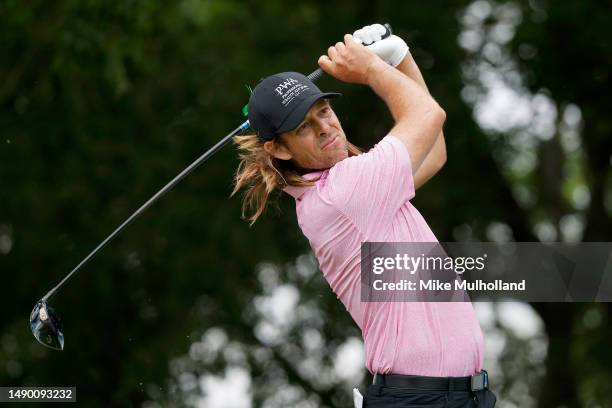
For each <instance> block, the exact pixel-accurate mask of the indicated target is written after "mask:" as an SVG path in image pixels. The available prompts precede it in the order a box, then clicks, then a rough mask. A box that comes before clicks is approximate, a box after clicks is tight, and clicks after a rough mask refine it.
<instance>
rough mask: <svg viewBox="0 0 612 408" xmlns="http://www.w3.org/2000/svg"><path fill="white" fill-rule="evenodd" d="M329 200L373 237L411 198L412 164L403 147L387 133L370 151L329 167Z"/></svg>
mask: <svg viewBox="0 0 612 408" xmlns="http://www.w3.org/2000/svg"><path fill="white" fill-rule="evenodd" d="M328 182H329V183H330V192H331V199H332V201H333V203H334V205H336V206H337V207H338V208H339V209H340V211H342V212H343V213H344V214H345V215H346V216H347V217H348V218H349V219H350V220H351V221H352V222H354V223H355V225H356V226H357V227H358V228H359V229H360V230H361V231H362V233H364V234H365V235H366V237H372V233H373V231H375V230H376V229H377V228H379V227H380V226H381V223H384V222H387V221H391V220H392V219H393V217H394V216H395V215H396V213H397V212H398V211H399V210H400V208H401V207H402V206H403V205H404V204H405V203H406V202H407V201H409V200H411V199H412V198H413V197H414V179H413V177H412V163H411V160H410V155H409V154H408V150H407V149H406V146H404V144H403V143H402V141H401V140H399V139H398V138H396V137H394V136H392V135H387V136H385V137H384V138H383V139H382V140H381V141H380V142H378V144H376V146H374V147H373V148H372V149H371V150H370V151H369V152H367V153H364V154H361V155H359V156H353V157H349V158H347V159H345V160H342V161H341V162H339V163H337V164H336V165H335V166H334V167H332V168H331V169H330V172H329V180H328Z"/></svg>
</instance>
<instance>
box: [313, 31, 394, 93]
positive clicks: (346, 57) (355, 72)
mask: <svg viewBox="0 0 612 408" xmlns="http://www.w3.org/2000/svg"><path fill="white" fill-rule="evenodd" d="M377 63H383V61H382V60H381V59H380V58H379V57H378V56H377V55H376V54H374V53H373V52H372V51H371V50H369V49H368V48H366V47H364V46H363V45H361V44H359V43H358V42H357V41H355V39H354V38H353V36H352V35H350V34H345V35H344V43H342V42H337V43H336V45H335V46H332V47H329V48H328V50H327V55H322V56H321V57H320V58H319V66H320V67H321V68H322V69H323V71H325V72H326V73H328V74H329V75H331V76H333V77H334V78H337V79H339V80H341V81H344V82H352V83H357V84H367V83H368V79H369V78H368V77H369V75H370V71H371V70H372V68H373V66H375V65H376V64H377Z"/></svg>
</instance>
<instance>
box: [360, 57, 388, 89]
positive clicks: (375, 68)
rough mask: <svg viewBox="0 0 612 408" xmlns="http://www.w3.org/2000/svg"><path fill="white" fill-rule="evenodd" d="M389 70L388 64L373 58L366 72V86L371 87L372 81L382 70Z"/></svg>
mask: <svg viewBox="0 0 612 408" xmlns="http://www.w3.org/2000/svg"><path fill="white" fill-rule="evenodd" d="M388 68H391V66H390V65H389V64H387V63H386V62H385V61H383V60H382V59H380V58H375V59H374V61H372V63H370V65H368V68H367V70H366V84H367V85H370V86H372V81H373V80H374V79H375V78H376V76H377V75H379V74H380V73H381V72H382V71H383V70H385V69H388Z"/></svg>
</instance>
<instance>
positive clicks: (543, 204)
mask: <svg viewBox="0 0 612 408" xmlns="http://www.w3.org/2000/svg"><path fill="white" fill-rule="evenodd" d="M610 10H611V9H610V7H609V4H608V3H607V2H595V1H581V0H568V1H564V2H550V1H542V0H529V1H522V0H520V1H519V0H516V1H501V0H499V1H498V0H476V1H430V2H427V3H426V4H423V3H420V2H404V1H371V2H359V3H357V2H349V1H336V2H324V1H302V2H299V3H289V2H283V1H278V0H265V1H258V2H254V1H248V2H247V1H236V0H224V1H214V0H209V1H205V0H183V1H176V2H162V1H146V2H144V1H124V2H115V3H109V2H103V1H100V0H89V1H82V0H81V1H76V0H63V1H57V2H43V1H31V2H28V3H23V2H19V1H10V0H2V1H1V2H0V79H1V81H0V273H1V274H2V288H3V295H2V296H1V297H0V385H3V386H9V385H10V386H52V385H57V386H69V385H70V386H76V387H77V398H78V400H79V403H80V405H83V406H91V407H97V406H117V407H119V406H145V407H157V406H177V407H180V406H204V407H213V408H214V407H232V408H240V407H249V406H256V407H259V406H265V407H277V406H295V407H318V406H326V407H332V406H333V407H348V406H350V404H351V402H350V401H351V397H350V395H351V394H350V392H351V388H352V387H353V386H360V387H361V389H362V390H364V389H365V386H366V385H367V383H368V382H369V381H370V380H371V377H369V375H366V374H365V373H364V372H365V369H363V367H362V361H361V360H360V359H362V358H363V357H362V356H361V354H360V350H361V347H362V345H361V338H360V333H359V331H358V329H357V328H356V326H355V325H354V324H353V323H352V321H351V320H350V318H349V315H348V313H347V312H346V311H345V310H344V308H343V306H342V305H341V304H340V303H339V302H338V301H337V299H336V298H335V296H334V295H333V293H331V291H330V289H329V287H328V286H327V284H326V282H325V281H324V280H323V278H322V276H321V275H320V273H318V271H317V266H316V262H315V260H314V259H313V257H312V255H311V253H310V250H309V247H308V242H307V241H306V239H305V238H303V237H302V236H301V234H300V231H299V228H298V226H297V223H296V220H295V215H294V206H293V202H292V200H290V199H289V198H288V197H284V196H280V197H279V200H278V210H272V211H269V212H268V213H267V214H266V216H265V217H264V218H263V219H261V220H260V221H258V222H257V223H256V224H255V226H253V227H249V226H248V223H247V222H245V221H244V220H241V219H240V199H239V198H233V199H229V197H228V196H229V193H230V192H231V188H232V176H233V173H234V171H235V168H236V165H237V160H236V154H235V150H234V149H233V148H231V147H226V148H224V149H223V150H222V151H221V152H219V153H218V154H217V155H215V157H214V158H212V159H211V160H209V161H208V162H206V164H205V165H204V166H203V167H201V168H200V169H198V170H197V171H195V172H194V173H192V174H191V175H190V176H189V177H188V178H187V179H186V180H184V181H183V182H182V183H181V184H179V185H178V186H177V187H176V188H174V189H173V190H172V192H171V193H169V194H168V195H167V196H165V197H164V198H163V199H162V200H161V201H160V202H159V203H157V204H156V205H155V206H154V207H153V208H152V209H150V210H149V211H147V212H146V213H145V214H143V215H142V216H141V217H140V218H139V219H138V220H137V221H136V222H135V223H134V224H132V225H131V226H130V227H129V228H128V229H127V230H126V231H124V232H123V233H122V234H121V236H120V237H118V238H117V239H116V240H115V241H114V242H113V243H111V244H110V245H109V247H107V248H106V249H105V250H104V251H102V252H101V253H100V254H99V255H98V256H97V257H96V258H95V259H94V260H93V261H92V262H91V263H90V264H89V265H87V266H86V267H85V269H84V270H83V271H81V272H80V273H79V275H77V277H75V278H74V279H73V280H72V281H71V282H70V284H69V285H68V287H66V289H65V290H63V292H62V294H61V296H58V297H57V298H56V299H55V300H54V302H53V306H54V308H55V309H56V310H58V311H59V314H60V316H61V317H62V318H63V320H64V324H65V334H66V349H65V351H63V352H61V353H60V352H53V351H50V350H46V349H44V348H43V347H42V346H40V345H38V344H37V343H36V342H35V340H34V339H33V337H32V335H31V333H30V330H29V325H28V316H29V313H30V310H31V308H32V306H33V305H34V303H35V301H36V300H37V299H39V298H40V297H41V296H42V295H43V294H44V293H46V291H47V290H49V289H50V288H51V287H52V285H55V284H56V283H57V282H58V281H59V280H60V279H61V278H62V277H63V276H64V274H66V273H67V272H68V271H70V270H71V269H72V268H73V267H74V266H75V265H76V264H77V263H78V261H79V260H80V259H81V258H82V257H83V256H85V255H86V254H87V253H88V252H89V251H90V250H91V249H92V248H94V247H95V246H96V245H97V243H98V242H99V241H100V240H102V239H103V238H104V237H106V236H107V235H108V234H109V233H110V232H111V231H112V229H114V228H115V226H116V225H118V224H119V223H120V222H122V221H123V220H124V219H125V218H126V217H127V216H128V215H129V214H131V212H132V211H134V210H135V209H136V208H137V207H138V206H139V205H140V204H141V203H143V202H144V201H145V200H146V199H148V198H149V197H150V196H151V195H152V194H153V193H154V192H155V191H157V190H158V189H159V188H160V187H161V186H162V185H164V184H165V183H166V182H167V181H168V180H170V179H171V178H172V177H174V175H176V174H177V173H178V172H179V171H180V170H182V169H183V168H184V167H186V166H187V165H188V164H189V163H191V161H193V160H194V159H195V158H197V157H198V156H199V155H200V154H201V153H202V152H203V151H205V150H206V149H208V148H209V147H210V146H212V145H213V144H214V143H215V142H216V141H217V140H218V139H219V138H221V137H222V136H223V135H225V134H227V133H228V132H229V131H230V130H231V129H233V128H235V127H236V126H237V125H238V124H239V123H241V122H242V121H243V120H244V119H243V117H242V115H241V107H242V106H243V105H244V104H245V103H246V101H247V99H248V91H247V89H246V86H254V85H255V84H256V83H257V81H258V80H259V79H260V78H262V77H265V76H267V75H269V74H272V73H275V72H280V71H287V70H297V71H301V72H304V73H309V72H311V71H312V70H314V69H315V68H316V60H317V58H318V56H319V55H321V53H323V52H324V51H325V50H326V48H327V47H328V46H329V45H332V44H333V43H335V42H336V41H338V40H340V39H341V37H342V34H344V33H346V32H352V31H354V30H355V29H357V28H359V27H361V26H363V25H365V24H371V23H373V22H386V21H388V22H390V23H391V24H392V25H393V27H394V29H395V32H396V34H398V35H400V36H401V37H402V38H404V39H405V40H406V41H407V42H408V44H409V45H410V47H411V52H412V54H413V55H414V58H415V60H416V61H417V64H418V65H419V66H420V68H421V70H422V72H423V75H424V77H425V80H426V82H427V84H428V86H429V88H430V91H431V93H432V95H433V96H434V97H435V98H436V99H437V100H438V101H439V103H440V105H441V106H442V107H443V108H444V109H445V110H446V112H447V118H448V119H447V122H446V125H445V135H446V142H447V149H448V162H447V164H446V165H445V167H444V168H443V170H442V171H441V172H440V173H439V174H438V175H437V176H436V177H435V178H434V179H433V180H432V181H430V182H429V183H428V184H427V185H426V186H425V187H423V188H422V189H420V190H419V191H418V193H417V196H416V198H415V200H414V203H415V206H416V207H417V208H418V209H419V210H420V211H421V212H422V213H423V215H424V216H425V218H426V219H427V220H428V222H429V224H430V226H431V227H432V229H433V231H434V232H435V233H436V235H437V237H438V238H439V240H440V241H451V240H465V239H475V240H494V241H498V240H508V239H514V240H517V241H537V240H540V241H566V242H575V241H609V240H610V235H611V231H612V177H611V176H610V174H611V172H610V168H611V163H612V158H611V153H612V138H610V126H611V121H610V119H609V116H608V115H607V112H606V108H607V106H606V104H605V99H604V98H605V97H606V95H607V93H608V92H609V90H610V89H612V87H611V86H610V85H611V84H610V81H611V79H610V67H611V61H610V58H612V57H611V56H612V50H611V45H610V35H609V21H610V20H611V17H612V16H611V14H612V13H611V11H610ZM319 85H320V87H321V88H322V89H334V90H338V91H340V92H342V93H343V94H344V96H343V97H342V98H340V99H339V100H338V101H337V102H334V106H335V109H336V111H337V113H338V115H339V117H340V119H341V121H342V123H343V126H344V129H345V131H346V133H347V135H348V136H349V138H350V139H351V140H352V141H354V142H355V143H356V144H358V145H360V146H362V147H365V148H367V147H370V146H372V145H373V144H374V143H376V141H378V140H379V139H380V138H381V137H382V136H384V134H385V132H386V131H387V130H388V129H389V128H390V126H391V125H392V123H391V118H390V115H389V114H388V113H387V109H386V107H385V106H384V104H383V103H382V102H381V101H380V100H379V99H377V98H376V96H375V95H374V93H373V92H372V91H371V90H369V89H368V88H366V87H361V86H356V85H349V84H343V83H339V82H337V81H335V80H333V79H331V78H324V79H322V80H321V83H320V84H319ZM606 89H607V90H608V91H606ZM475 307H476V309H477V312H478V316H479V318H480V319H481V324H482V326H483V329H484V331H485V337H486V342H487V356H486V364H485V366H486V367H489V368H491V372H492V381H493V385H494V388H495V391H496V392H497V393H498V397H499V401H500V403H499V404H500V405H499V406H501V407H513V406H538V407H561V406H564V407H604V406H612V397H611V395H612V389H611V386H610V384H611V383H612V381H611V380H612V372H611V371H612V352H611V351H610V349H609V345H610V344H612V331H611V330H610V326H611V325H610V323H611V319H612V306H611V305H610V304H584V303H581V304H569V303H568V304H546V303H536V304H531V305H529V304H490V303H476V304H475ZM218 390H224V394H223V395H222V397H219V395H218V394H219V391H218Z"/></svg>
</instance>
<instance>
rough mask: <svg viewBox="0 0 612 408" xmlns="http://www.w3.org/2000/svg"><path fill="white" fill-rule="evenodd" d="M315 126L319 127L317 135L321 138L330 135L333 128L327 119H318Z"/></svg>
mask: <svg viewBox="0 0 612 408" xmlns="http://www.w3.org/2000/svg"><path fill="white" fill-rule="evenodd" d="M315 124H316V126H317V133H318V134H319V136H325V135H327V134H328V133H329V130H330V128H331V126H330V124H329V121H327V120H325V119H317V120H316V121H315Z"/></svg>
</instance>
